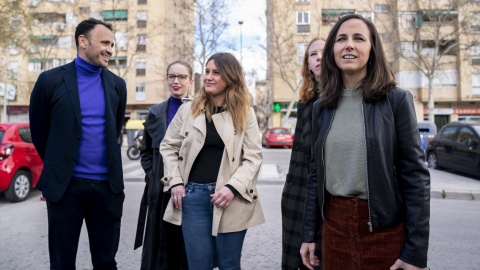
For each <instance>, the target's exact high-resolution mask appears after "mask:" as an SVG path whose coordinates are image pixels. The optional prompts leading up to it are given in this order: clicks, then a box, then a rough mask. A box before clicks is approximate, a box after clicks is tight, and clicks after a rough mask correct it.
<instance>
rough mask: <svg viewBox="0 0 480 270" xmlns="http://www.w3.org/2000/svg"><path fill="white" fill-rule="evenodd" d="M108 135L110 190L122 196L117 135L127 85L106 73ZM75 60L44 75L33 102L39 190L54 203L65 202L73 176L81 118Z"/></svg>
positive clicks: (32, 121)
mask: <svg viewBox="0 0 480 270" xmlns="http://www.w3.org/2000/svg"><path fill="white" fill-rule="evenodd" d="M100 76H101V78H102V83H103V89H104V93H105V133H106V134H105V135H106V144H107V145H106V146H107V167H108V179H109V183H110V188H111V190H112V191H113V192H114V193H120V192H123V188H124V185H123V170H122V157H121V153H120V145H119V144H118V140H117V138H118V136H120V131H121V129H122V126H123V122H124V118H125V107H126V102H127V89H126V86H125V81H124V80H123V79H122V78H120V77H118V76H117V75H115V74H113V73H112V72H110V71H109V70H108V69H106V68H103V69H102V72H101V74H100ZM81 117H82V116H81V111H80V96H79V93H78V83H77V73H76V70H75V61H72V62H71V63H69V64H66V65H63V66H60V67H57V68H54V69H51V70H48V71H45V72H43V73H42V74H40V76H39V77H38V79H37V82H36V83H35V86H34V88H33V91H32V95H31V97H30V131H31V133H32V141H33V144H34V145H35V148H36V149H37V152H38V154H39V156H40V158H41V159H42V160H43V162H44V165H43V171H42V174H41V176H40V179H39V181H38V184H37V189H39V190H41V191H42V194H43V196H44V197H45V198H46V199H47V200H48V201H51V202H58V201H59V200H60V198H62V196H63V194H64V192H65V190H66V189H67V186H68V184H69V183H70V178H71V177H72V174H73V169H74V167H75V163H76V159H77V156H78V151H79V147H80V138H81V136H82V119H81Z"/></svg>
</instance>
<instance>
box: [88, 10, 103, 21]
mask: <svg viewBox="0 0 480 270" xmlns="http://www.w3.org/2000/svg"><path fill="white" fill-rule="evenodd" d="M90 17H91V18H95V19H97V20H101V21H103V13H102V12H90Z"/></svg>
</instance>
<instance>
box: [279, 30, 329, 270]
mask: <svg viewBox="0 0 480 270" xmlns="http://www.w3.org/2000/svg"><path fill="white" fill-rule="evenodd" d="M324 47H325V40H324V39H321V38H314V39H312V41H310V43H309V44H308V46H307V49H306V50H305V54H304V56H303V65H302V79H303V80H302V85H301V87H300V100H299V101H298V104H297V124H296V127H295V135H294V139H293V147H292V156H291V158H290V166H289V170H288V174H287V180H286V182H285V186H284V188H283V193H282V269H283V270H293V269H307V268H305V266H304V265H303V263H302V258H301V257H300V253H299V251H300V246H301V244H302V243H301V242H302V241H301V236H302V235H301V234H302V221H303V211H304V205H305V195H306V185H307V178H308V162H309V160H310V156H311V155H310V151H311V150H310V148H311V138H310V135H311V130H312V109H313V103H314V102H315V101H316V100H317V99H318V96H319V91H318V89H317V82H318V81H319V80H320V66H321V61H322V54H323V48H324ZM316 246H317V247H318V248H319V249H320V248H321V246H322V245H321V239H319V240H318V245H316ZM315 255H317V258H320V255H321V251H320V250H316V251H315ZM317 263H318V264H320V263H319V261H318V262H317ZM317 269H321V266H319V267H318V268H317Z"/></svg>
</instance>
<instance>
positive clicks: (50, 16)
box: [33, 12, 66, 25]
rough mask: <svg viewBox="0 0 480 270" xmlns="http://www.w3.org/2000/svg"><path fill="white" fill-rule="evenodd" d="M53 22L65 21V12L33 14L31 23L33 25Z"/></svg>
mask: <svg viewBox="0 0 480 270" xmlns="http://www.w3.org/2000/svg"><path fill="white" fill-rule="evenodd" d="M54 22H60V23H65V22H66V16H65V14H61V13H56V12H45V13H34V14H33V24H35V25H36V24H48V23H54Z"/></svg>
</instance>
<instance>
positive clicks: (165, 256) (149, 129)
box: [134, 100, 188, 270]
mask: <svg viewBox="0 0 480 270" xmlns="http://www.w3.org/2000/svg"><path fill="white" fill-rule="evenodd" d="M148 110H149V111H150V112H149V114H148V116H147V120H146V121H145V123H144V124H143V125H144V126H145V131H144V133H143V141H142V149H141V154H140V156H141V165H142V168H143V170H144V171H145V183H146V185H145V191H144V193H143V197H142V202H141V205H140V214H139V217H138V226H137V234H136V238H135V246H134V248H135V249H137V248H138V247H140V246H142V237H144V240H143V251H142V264H141V267H140V269H145V270H147V269H148V270H154V269H155V270H157V269H162V270H163V269H165V270H170V269H185V270H186V269H188V265H187V261H186V255H185V254H186V253H185V245H184V242H183V235H182V230H181V227H180V226H176V225H173V224H170V223H168V222H165V221H163V214H164V213H165V208H166V207H167V204H168V200H169V199H170V193H164V192H163V184H162V182H161V181H160V179H161V177H162V176H163V160H162V156H161V155H160V152H159V147H160V142H161V141H162V140H163V137H164V136H165V132H166V130H167V112H168V100H166V101H164V102H162V103H160V104H157V105H154V106H151V107H149V108H148ZM147 212H148V213H147ZM145 219H146V222H147V225H146V227H145ZM144 232H145V235H144Z"/></svg>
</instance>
